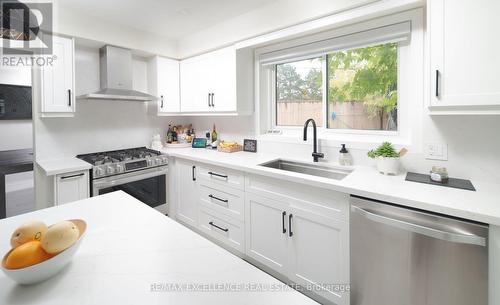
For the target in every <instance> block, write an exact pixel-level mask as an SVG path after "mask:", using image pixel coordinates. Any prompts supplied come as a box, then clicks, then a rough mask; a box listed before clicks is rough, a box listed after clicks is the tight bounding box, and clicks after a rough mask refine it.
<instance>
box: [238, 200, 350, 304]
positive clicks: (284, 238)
mask: <svg viewBox="0 0 500 305" xmlns="http://www.w3.org/2000/svg"><path fill="white" fill-rule="evenodd" d="M245 217H246V222H245V226H246V255H248V256H249V257H250V258H252V259H254V260H256V261H258V262H259V263H261V264H263V265H265V266H267V267H269V268H271V269H273V271H276V272H278V273H280V274H281V275H283V276H285V277H287V278H288V279H289V280H290V282H292V283H295V284H298V285H301V286H302V287H304V288H305V289H310V290H312V291H314V292H315V293H316V294H318V295H320V296H322V297H323V298H325V299H328V300H329V301H331V302H333V303H335V304H348V299H349V297H348V293H343V292H342V291H344V290H343V289H345V288H346V286H345V285H348V284H349V251H348V249H349V241H348V240H349V239H348V238H349V232H348V230H349V223H348V222H346V221H343V220H337V219H335V218H331V217H326V216H323V215H321V214H319V213H317V212H313V211H311V210H308V209H307V207H304V206H300V204H296V203H289V201H288V202H287V201H283V202H281V201H277V200H273V199H268V198H265V197H262V196H259V195H255V194H251V193H246V210H245ZM344 284H345V285H344Z"/></svg>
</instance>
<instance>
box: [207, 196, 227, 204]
mask: <svg viewBox="0 0 500 305" xmlns="http://www.w3.org/2000/svg"><path fill="white" fill-rule="evenodd" d="M208 197H210V198H212V199H215V200H219V201H221V202H224V203H228V202H229V200H227V199H220V198H218V197H215V196H214V195H212V194H210V195H208Z"/></svg>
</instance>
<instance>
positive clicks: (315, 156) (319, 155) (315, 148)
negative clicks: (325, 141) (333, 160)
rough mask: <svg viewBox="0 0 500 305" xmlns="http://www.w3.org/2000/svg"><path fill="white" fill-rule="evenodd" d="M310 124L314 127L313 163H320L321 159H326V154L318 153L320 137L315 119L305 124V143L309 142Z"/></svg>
mask: <svg viewBox="0 0 500 305" xmlns="http://www.w3.org/2000/svg"><path fill="white" fill-rule="evenodd" d="M309 123H312V126H313V153H312V156H313V161H314V162H318V159H319V158H324V154H322V153H319V152H318V137H317V128H316V122H315V121H314V120H313V119H308V120H307V121H306V122H305V123H304V141H307V127H308V126H309Z"/></svg>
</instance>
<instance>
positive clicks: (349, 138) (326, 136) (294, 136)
mask: <svg viewBox="0 0 500 305" xmlns="http://www.w3.org/2000/svg"><path fill="white" fill-rule="evenodd" d="M302 137H303V134H302V131H300V132H299V131H293V132H292V131H287V132H286V133H285V134H262V135H259V136H257V140H259V141H263V142H278V143H289V144H297V145H311V143H312V139H313V137H312V131H309V133H308V138H307V141H303V140H302ZM318 140H319V145H320V146H323V147H341V144H346V145H347V147H350V148H352V149H362V150H369V149H373V148H374V147H375V146H378V145H380V143H382V142H385V141H387V142H391V143H392V144H394V146H395V147H396V148H397V149H399V148H402V147H405V148H407V149H411V148H413V149H412V150H414V149H415V147H412V146H413V145H412V141H411V139H409V138H406V137H402V136H400V135H373V134H371V135H361V134H332V133H321V132H320V131H318ZM417 150H418V149H417Z"/></svg>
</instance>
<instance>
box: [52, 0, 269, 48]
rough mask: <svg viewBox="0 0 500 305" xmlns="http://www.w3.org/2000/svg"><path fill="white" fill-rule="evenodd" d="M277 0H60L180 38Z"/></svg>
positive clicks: (78, 8) (118, 21)
mask: <svg viewBox="0 0 500 305" xmlns="http://www.w3.org/2000/svg"><path fill="white" fill-rule="evenodd" d="M275 1H277V0H132V1H131V0H63V1H60V2H59V3H60V5H61V6H63V7H66V8H68V9H71V10H74V11H77V12H81V13H82V14H85V15H88V16H92V17H96V18H99V19H102V20H106V21H109V22H112V23H115V24H118V25H121V26H124V27H129V28H135V29H139V30H142V31H146V32H150V33H154V34H157V35H161V36H164V37H169V38H173V39H179V38H182V37H183V36H186V35H189V34H192V33H194V32H197V31H199V30H202V29H204V28H207V27H210V26H213V25H215V24H217V23H219V22H222V21H224V20H227V19H230V18H233V17H236V16H238V15H241V14H244V13H246V12H249V11H252V10H255V9H257V8H259V7H261V6H264V5H266V4H269V3H271V2H275Z"/></svg>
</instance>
